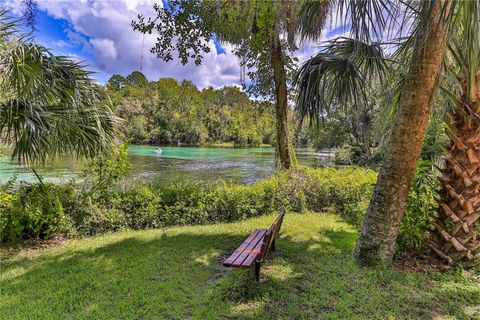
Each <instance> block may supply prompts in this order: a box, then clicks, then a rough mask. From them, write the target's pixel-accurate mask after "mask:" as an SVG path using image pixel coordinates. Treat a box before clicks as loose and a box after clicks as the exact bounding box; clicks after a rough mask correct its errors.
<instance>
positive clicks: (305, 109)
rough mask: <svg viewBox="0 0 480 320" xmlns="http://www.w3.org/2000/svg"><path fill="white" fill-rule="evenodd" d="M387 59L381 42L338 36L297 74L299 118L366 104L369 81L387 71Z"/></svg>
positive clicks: (319, 115) (313, 117)
mask: <svg viewBox="0 0 480 320" xmlns="http://www.w3.org/2000/svg"><path fill="white" fill-rule="evenodd" d="M387 69H388V65H387V59H386V57H385V55H384V53H383V50H382V48H381V46H380V44H379V43H372V44H368V43H365V42H361V41H359V40H355V39H350V38H344V37H342V38H337V39H334V40H332V41H330V42H328V43H327V45H326V46H325V47H324V50H323V51H322V52H320V53H318V54H317V55H316V56H314V57H313V58H311V59H309V60H308V61H307V62H305V63H304V64H303V65H302V66H301V67H300V69H299V72H298V74H297V77H296V86H297V88H298V92H299V96H298V100H297V105H296V108H297V114H298V116H299V118H300V120H303V119H304V118H305V117H307V116H308V117H309V118H310V119H311V120H313V119H317V120H318V119H320V118H322V117H324V116H325V115H327V114H328V113H329V111H330V109H331V108H332V107H333V106H335V107H345V108H346V107H351V106H353V107H354V106H356V105H358V104H359V103H367V99H368V94H369V90H370V89H371V88H370V85H369V83H370V81H371V80H372V79H373V78H375V77H378V78H380V79H381V78H383V77H384V76H385V75H386V73H387Z"/></svg>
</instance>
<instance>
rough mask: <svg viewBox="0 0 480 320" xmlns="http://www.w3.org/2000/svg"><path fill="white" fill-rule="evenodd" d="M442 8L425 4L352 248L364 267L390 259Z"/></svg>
mask: <svg viewBox="0 0 480 320" xmlns="http://www.w3.org/2000/svg"><path fill="white" fill-rule="evenodd" d="M444 4H445V1H444V0H442V1H437V2H434V1H425V2H424V4H423V8H422V13H421V14H422V17H421V21H420V25H419V26H418V31H417V32H418V33H417V38H416V41H415V46H414V50H413V53H412V61H411V64H410V72H409V76H408V78H407V79H406V81H405V85H404V88H403V91H402V99H401V101H400V103H399V106H398V113H397V115H396V117H395V120H394V121H395V123H394V126H393V129H392V132H391V136H390V140H389V144H388V146H387V151H386V154H385V162H384V165H383V167H382V169H381V170H380V173H379V176H378V181H377V184H376V186H375V191H374V194H373V197H372V199H371V201H370V206H369V208H368V211H367V216H366V217H365V221H364V222H363V226H362V231H361V234H360V237H359V239H358V241H357V245H356V249H355V256H356V259H357V261H358V262H359V263H360V264H362V265H369V266H373V265H388V264H390V263H391V262H392V259H393V254H394V252H395V243H396V239H397V236H398V229H399V226H400V222H401V221H402V218H403V215H404V213H405V206H406V201H407V197H408V189H409V187H410V183H411V181H412V178H413V174H414V172H415V167H416V164H417V161H418V158H419V156H420V151H421V147H422V143H423V139H424V137H425V131H426V127H427V123H428V119H429V116H430V111H431V105H432V100H433V96H434V94H435V91H436V88H437V85H438V83H437V82H438V75H439V73H440V67H441V64H442V60H443V57H444V55H445V47H446V37H447V29H448V26H447V25H446V24H447V23H446V19H445V18H444V16H443V15H442V14H448V12H449V11H450V7H451V4H449V5H448V7H447V10H446V11H442V10H441V7H442V6H444ZM431 6H433V8H432V7H431Z"/></svg>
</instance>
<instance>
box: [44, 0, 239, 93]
mask: <svg viewBox="0 0 480 320" xmlns="http://www.w3.org/2000/svg"><path fill="white" fill-rule="evenodd" d="M157 2H158V1H157ZM38 7H39V8H40V9H42V10H45V11H46V12H47V13H48V14H49V15H50V16H52V17H54V18H57V19H65V20H67V21H68V23H69V27H68V29H67V30H65V32H66V33H67V38H68V41H69V42H70V41H71V43H72V44H74V45H76V46H79V45H81V46H82V47H83V51H84V52H83V53H84V54H85V55H86V56H88V63H89V68H90V69H93V70H94V71H96V72H100V73H101V74H103V77H104V78H105V77H108V76H110V75H112V74H116V73H118V74H122V75H128V74H129V73H131V72H133V71H135V70H138V69H139V68H140V65H142V72H143V73H144V74H145V76H147V78H149V79H150V80H157V79H158V78H160V77H173V78H175V79H177V80H183V79H188V80H191V81H192V82H193V83H195V84H196V85H197V86H199V87H200V88H204V87H208V86H214V87H220V86H223V85H235V84H238V83H239V80H240V67H239V64H238V61H237V58H236V56H235V55H234V54H233V53H232V49H233V48H232V47H231V46H228V45H226V46H224V48H225V54H219V55H217V53H216V50H215V46H214V43H213V42H212V41H210V43H209V46H210V48H211V52H210V53H208V54H205V55H204V59H203V61H202V64H201V65H200V66H196V65H195V64H194V63H193V62H190V63H188V64H187V65H182V64H181V63H180V62H179V60H178V59H176V58H175V59H174V60H173V61H169V62H164V61H162V60H160V59H158V58H157V57H156V55H155V54H152V53H150V48H152V47H153V46H154V44H155V41H156V37H155V35H154V34H152V35H148V34H147V35H145V36H143V35H142V34H141V33H139V32H136V31H133V29H132V26H131V21H132V20H135V19H136V18H137V15H138V13H142V14H144V15H146V16H154V15H155V12H154V10H153V1H149V0H146V1H145V0H121V1H98V0H97V1H87V0H79V1H47V0H40V1H38ZM51 45H53V46H56V47H55V48H54V49H57V50H60V51H66V50H67V49H68V47H67V46H65V43H64V42H53V43H52V44H51ZM142 56H143V60H142ZM100 77H101V75H100Z"/></svg>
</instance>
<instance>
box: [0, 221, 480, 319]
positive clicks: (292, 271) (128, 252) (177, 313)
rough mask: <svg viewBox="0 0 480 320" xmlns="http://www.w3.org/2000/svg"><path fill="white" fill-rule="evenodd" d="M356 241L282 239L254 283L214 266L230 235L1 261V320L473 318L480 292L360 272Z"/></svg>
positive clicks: (456, 279) (228, 248)
mask: <svg viewBox="0 0 480 320" xmlns="http://www.w3.org/2000/svg"><path fill="white" fill-rule="evenodd" d="M356 238H357V234H356V233H355V232H353V231H348V230H321V231H319V232H317V233H315V234H314V236H312V237H310V238H309V239H305V240H301V241H300V240H298V237H297V236H296V234H289V233H288V230H287V231H285V232H284V233H283V234H282V236H281V237H280V239H279V240H278V242H277V247H278V251H277V252H276V253H273V254H271V255H269V257H268V260H267V263H266V264H265V265H264V266H263V267H262V280H261V282H260V283H256V282H254V281H253V276H252V273H251V271H243V270H235V271H233V272H230V269H227V268H224V267H223V266H222V265H221V262H222V260H223V258H224V257H225V256H227V255H228V254H230V253H231V252H232V251H233V250H234V249H235V248H236V247H237V246H238V245H239V244H240V243H241V242H242V241H243V239H244V237H243V236H234V235H232V234H210V235H209V234H189V233H187V232H184V233H180V234H175V235H169V234H168V233H167V234H165V233H162V232H161V231H158V235H156V236H153V237H151V238H147V239H144V238H142V237H139V236H133V237H129V238H126V239H123V240H120V241H117V242H112V243H108V244H105V245H103V246H100V247H97V248H92V249H89V248H88V247H86V248H82V250H77V251H75V250H73V251H65V250H64V252H63V253H60V254H55V255H53V254H52V255H45V256H42V257H39V258H38V259H36V260H33V261H27V260H25V261H13V262H8V261H7V262H5V263H4V264H3V268H2V269H3V270H2V273H4V275H3V277H2V310H4V311H2V312H5V313H4V316H5V318H26V317H34V318H65V317H73V318H124V319H126V318H147V319H152V318H153V319H155V318H156V319H158V318H162V319H166V318H168V319H185V318H204V319H205V318H208V319H215V318H235V319H239V318H243V319H254V318H255V319H278V318H286V319H297V318H306V319H318V318H365V319H366V318H369V319H371V318H407V317H413V318H432V317H434V316H447V315H451V316H456V317H457V318H460V319H462V318H463V319H468V318H472V317H471V316H470V315H468V314H467V313H466V310H468V309H469V308H475V307H476V305H478V302H479V301H480V300H478V299H479V297H480V288H475V287H474V286H470V285H469V284H468V283H465V282H462V281H463V280H461V279H462V278H461V276H460V275H458V274H448V275H438V274H436V275H418V274H404V273H400V272H397V271H394V270H388V269H385V270H371V269H367V268H360V267H358V266H357V265H356V264H355V263H354V261H353V260H352V258H351V252H352V250H353V247H354V243H355V240H356ZM5 271H7V272H5ZM460 295H461V299H460V300H459V296H460ZM26 301H28V303H25V302H26Z"/></svg>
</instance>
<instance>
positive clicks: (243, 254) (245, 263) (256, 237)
mask: <svg viewBox="0 0 480 320" xmlns="http://www.w3.org/2000/svg"><path fill="white" fill-rule="evenodd" d="M267 231H268V230H267V229H257V230H255V231H253V232H252V233H251V234H250V235H249V236H248V238H247V239H246V240H245V241H244V242H243V243H242V244H241V245H240V247H238V249H237V250H235V252H234V253H232V255H231V256H230V257H228V258H227V259H226V260H225V261H224V262H223V265H224V266H225V267H230V268H243V269H248V268H250V267H251V266H252V265H253V264H254V263H255V260H256V258H257V256H258V254H259V253H260V251H261V249H262V244H263V237H264V236H265V233H267Z"/></svg>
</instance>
